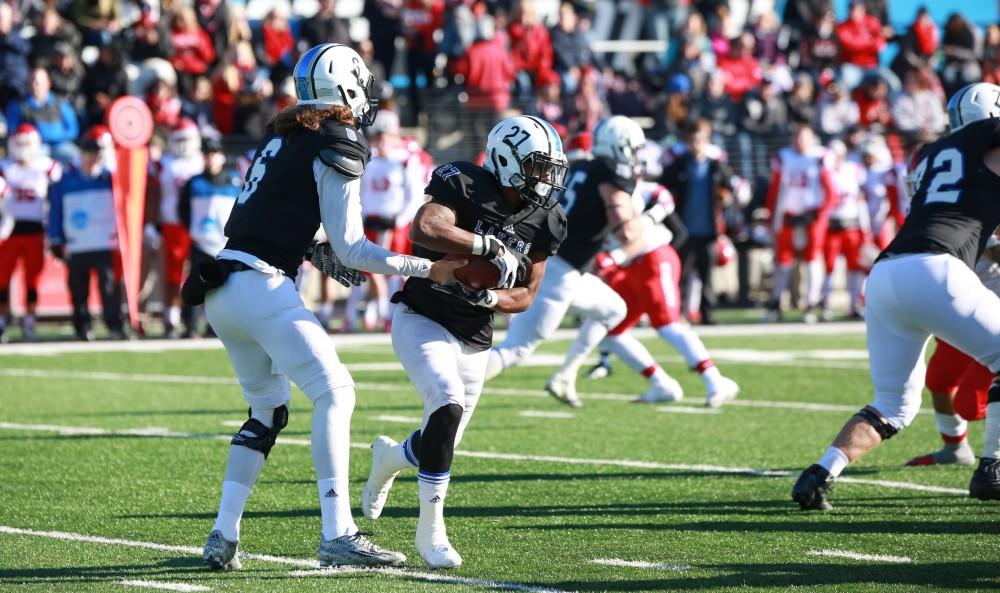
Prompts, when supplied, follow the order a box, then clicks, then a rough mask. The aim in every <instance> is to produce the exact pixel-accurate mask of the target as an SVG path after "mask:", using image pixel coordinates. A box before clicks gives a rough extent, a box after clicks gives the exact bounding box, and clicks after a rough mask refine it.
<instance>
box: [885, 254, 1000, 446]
mask: <svg viewBox="0 0 1000 593" xmlns="http://www.w3.org/2000/svg"><path fill="white" fill-rule="evenodd" d="M865 325H866V326H867V330H868V331H867V333H868V338H867V339H868V357H869V363H870V365H871V377H872V384H873V385H874V387H875V401H874V402H873V403H872V407H873V408H875V409H876V410H878V412H879V413H880V414H881V415H882V416H883V417H884V418H885V419H886V421H887V422H888V423H889V424H891V425H892V426H893V427H895V428H897V429H900V428H904V427H906V426H907V425H909V424H910V422H912V421H913V418H914V417H915V416H916V414H917V411H918V410H919V408H920V396H921V392H922V390H923V387H924V373H925V371H926V367H925V364H924V349H925V347H926V345H927V340H928V338H929V337H930V336H931V335H934V336H937V337H939V338H941V339H942V340H944V341H946V342H948V343H949V344H953V345H954V346H955V347H956V348H958V349H959V350H961V351H963V352H965V353H966V354H968V355H970V356H972V357H973V358H975V359H976V360H977V361H979V362H980V363H982V364H983V365H985V366H987V367H989V368H990V370H992V371H993V372H997V371H998V370H1000V297H997V295H996V294H994V293H993V292H992V291H990V290H989V289H987V288H986V287H985V286H983V283H982V282H981V281H980V280H979V277H978V276H976V273H975V272H973V271H972V270H971V269H969V267H968V266H966V265H965V264H964V263H962V261H961V260H959V259H958V258H955V257H952V256H950V255H945V254H930V253H920V254H909V255H900V256H897V257H894V258H892V259H888V260H883V261H880V262H878V263H877V264H875V267H874V268H872V271H871V274H870V275H869V276H868V286H867V289H866V295H865Z"/></svg>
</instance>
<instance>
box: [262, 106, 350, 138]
mask: <svg viewBox="0 0 1000 593" xmlns="http://www.w3.org/2000/svg"><path fill="white" fill-rule="evenodd" d="M328 119H332V120H335V121H337V122H338V123H341V124H344V125H345V126H353V125H354V122H355V118H354V112H352V111H351V108H350V107H348V106H347V105H330V106H329V107H323V108H316V107H313V106H312V105H297V106H295V107H289V108H288V109H285V110H284V111H282V112H281V113H279V114H278V115H276V116H274V119H272V120H271V123H269V124H267V127H268V131H269V132H272V133H274V134H277V135H279V136H287V135H289V134H292V133H294V132H297V131H299V130H302V129H309V130H313V131H316V130H318V129H319V126H320V124H321V123H323V122H324V121H326V120H328Z"/></svg>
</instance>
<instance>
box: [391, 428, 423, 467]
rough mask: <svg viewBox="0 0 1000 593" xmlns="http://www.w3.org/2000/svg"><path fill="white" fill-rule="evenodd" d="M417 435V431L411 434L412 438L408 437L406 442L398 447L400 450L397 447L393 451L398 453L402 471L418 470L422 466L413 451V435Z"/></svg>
mask: <svg viewBox="0 0 1000 593" xmlns="http://www.w3.org/2000/svg"><path fill="white" fill-rule="evenodd" d="M415 434H417V431H414V432H413V433H411V434H410V436H408V437H406V440H404V441H403V442H402V443H400V444H399V445H398V450H397V447H393V451H394V452H395V453H396V455H397V460H398V461H399V468H400V469H405V468H408V467H412V468H414V469H416V468H417V466H418V465H420V461H419V460H418V459H417V454H416V453H415V452H414V451H413V435H415Z"/></svg>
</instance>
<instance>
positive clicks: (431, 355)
mask: <svg viewBox="0 0 1000 593" xmlns="http://www.w3.org/2000/svg"><path fill="white" fill-rule="evenodd" d="M392 349H393V350H394V351H395V352H396V356H397V357H399V361H400V362H401V363H402V364H403V369H404V370H405V371H406V374H407V375H408V376H409V377H410V382H411V383H413V387H414V388H415V389H416V390H417V393H418V394H420V397H421V399H423V400H424V416H423V421H422V422H421V423H420V429H421V430H423V429H424V428H425V427H426V426H427V420H428V418H430V416H431V414H433V413H434V412H435V410H438V409H439V408H442V407H444V406H447V405H448V404H458V405H459V406H462V410H463V413H462V420H461V422H460V423H459V425H458V433H457V434H456V435H455V446H456V447H457V446H458V443H459V442H461V440H462V435H463V434H464V433H465V427H466V426H468V425H469V420H470V419H471V418H472V413H473V412H474V411H475V409H476V404H477V403H478V402H479V396H480V394H481V393H482V392H483V382H484V381H485V379H486V361H487V360H489V355H490V351H489V350H482V351H478V350H474V349H472V348H471V347H470V346H468V345H467V344H465V343H463V342H462V341H461V340H459V339H458V338H456V337H455V336H454V335H453V334H452V333H451V332H450V331H448V330H446V329H445V328H444V326H442V325H441V324H439V323H438V322H436V321H432V320H430V319H428V318H426V317H424V316H423V315H421V314H419V313H416V312H414V311H413V310H412V309H410V308H409V307H407V306H406V305H404V304H402V303H400V304H399V305H398V306H397V307H396V308H395V310H394V311H393V314H392Z"/></svg>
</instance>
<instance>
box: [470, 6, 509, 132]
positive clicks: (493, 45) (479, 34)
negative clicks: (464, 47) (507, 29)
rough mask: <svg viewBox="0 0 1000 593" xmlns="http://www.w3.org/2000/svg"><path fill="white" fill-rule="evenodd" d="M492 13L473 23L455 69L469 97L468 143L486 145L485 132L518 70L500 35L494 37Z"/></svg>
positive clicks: (505, 102)
mask: <svg viewBox="0 0 1000 593" xmlns="http://www.w3.org/2000/svg"><path fill="white" fill-rule="evenodd" d="M495 26H496V25H495V24H494V21H493V17H492V16H490V15H483V16H482V17H480V18H479V21H478V22H477V23H476V40H475V41H474V42H473V43H472V45H470V46H469V51H468V53H467V54H466V55H465V57H464V58H463V59H461V60H459V61H458V62H457V63H456V65H455V71H456V73H457V74H460V75H462V76H464V77H465V88H466V91H468V94H469V98H468V101H467V103H466V105H465V106H466V109H467V111H468V114H469V119H470V121H469V125H467V126H466V130H467V131H469V132H470V133H471V135H472V138H471V140H470V143H469V146H474V147H477V148H478V147H480V146H485V145H486V136H487V135H488V134H489V132H490V130H491V129H492V128H493V125H494V124H495V123H496V122H497V121H498V120H499V119H500V114H501V113H502V112H503V111H504V110H506V109H507V107H508V106H509V105H510V85H511V83H512V82H514V77H515V75H516V73H517V70H516V69H515V67H514V59H513V58H512V57H511V55H510V52H509V51H507V47H506V46H505V45H504V43H503V41H502V40H501V39H498V38H497V37H496V29H495Z"/></svg>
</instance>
